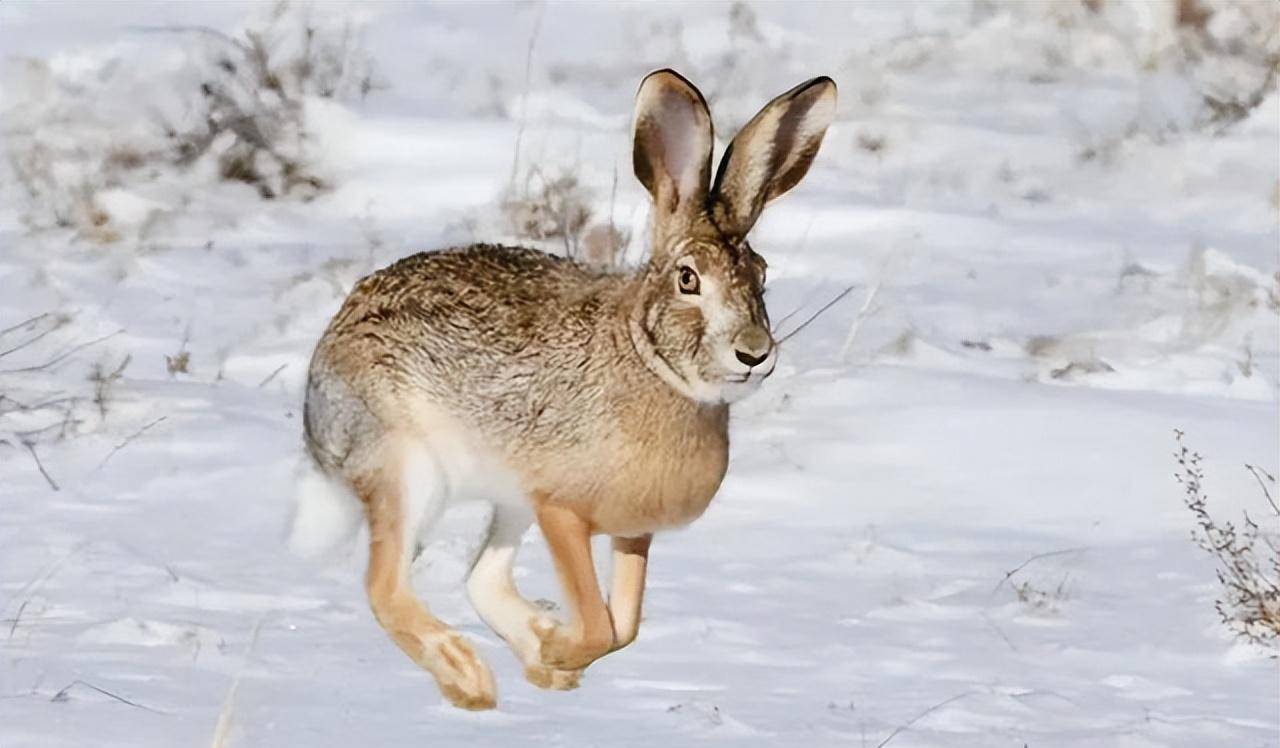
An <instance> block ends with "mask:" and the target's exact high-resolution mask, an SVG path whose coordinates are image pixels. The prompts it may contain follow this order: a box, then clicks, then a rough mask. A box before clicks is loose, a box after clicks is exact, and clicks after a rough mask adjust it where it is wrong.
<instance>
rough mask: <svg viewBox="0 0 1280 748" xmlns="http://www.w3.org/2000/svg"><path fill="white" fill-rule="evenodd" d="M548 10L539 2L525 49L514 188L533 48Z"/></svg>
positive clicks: (515, 154)
mask: <svg viewBox="0 0 1280 748" xmlns="http://www.w3.org/2000/svg"><path fill="white" fill-rule="evenodd" d="M546 10H547V4H546V3H545V2H542V3H538V15H536V16H534V19H533V31H531V32H530V33H529V46H528V47H527V48H525V51H524V93H523V94H522V95H521V96H520V124H519V126H517V127H516V147H515V152H514V153H513V154H512V156H511V181H510V185H509V186H510V187H512V188H514V187H515V183H516V176H517V175H518V174H519V173H520V144H521V141H523V140H524V128H525V124H526V120H527V115H528V113H529V86H530V81H531V80H532V77H533V50H534V48H535V47H537V46H538V36H539V35H540V34H541V32H542V16H543V14H544V13H545V12H546Z"/></svg>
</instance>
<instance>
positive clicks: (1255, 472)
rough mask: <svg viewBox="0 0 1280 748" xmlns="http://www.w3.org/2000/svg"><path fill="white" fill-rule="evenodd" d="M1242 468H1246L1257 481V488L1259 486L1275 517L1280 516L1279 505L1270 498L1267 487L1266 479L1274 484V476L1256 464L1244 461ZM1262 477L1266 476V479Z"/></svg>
mask: <svg viewBox="0 0 1280 748" xmlns="http://www.w3.org/2000/svg"><path fill="white" fill-rule="evenodd" d="M1244 469H1245V470H1248V471H1249V473H1250V474H1251V475H1252V476H1253V479H1254V480H1256V481H1258V488H1261V489H1262V495H1263V496H1265V497H1267V503H1268V504H1270V505H1271V510H1272V511H1273V512H1275V513H1276V516H1277V517H1280V506H1277V505H1276V500H1275V499H1274V498H1272V496H1271V491H1270V490H1269V489H1268V488H1267V482H1268V481H1269V482H1270V483H1271V485H1275V482H1276V477H1275V476H1274V475H1272V474H1271V473H1268V472H1267V471H1266V470H1263V469H1262V468H1260V467H1258V466H1257V465H1250V464H1249V463H1245V466H1244ZM1264 477H1265V478H1266V481H1264V480H1263V478H1264Z"/></svg>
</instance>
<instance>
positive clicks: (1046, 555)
mask: <svg viewBox="0 0 1280 748" xmlns="http://www.w3.org/2000/svg"><path fill="white" fill-rule="evenodd" d="M1083 550H1085V549H1084V548H1063V549H1062V550H1060V551H1049V552H1048V553H1037V554H1036V555H1034V556H1032V557H1031V558H1029V559H1027V560H1026V561H1023V562H1022V563H1020V564H1018V565H1017V566H1016V567H1014V568H1013V569H1012V570H1011V571H1009V572H1007V573H1006V574H1005V575H1004V577H1003V578H1001V580H1000V581H999V582H997V583H996V586H995V589H993V590H991V594H993V595H994V594H995V593H996V592H999V591H1000V587H1001V586H1003V585H1004V583H1005V582H1007V581H1009V579H1010V578H1011V577H1012V576H1013V575H1014V574H1017V573H1018V572H1020V571H1022V570H1023V569H1025V568H1027V566H1029V565H1030V564H1031V563H1032V562H1033V561H1039V560H1040V559H1043V558H1053V557H1054V556H1065V555H1067V554H1069V553H1080V552H1081V551H1083Z"/></svg>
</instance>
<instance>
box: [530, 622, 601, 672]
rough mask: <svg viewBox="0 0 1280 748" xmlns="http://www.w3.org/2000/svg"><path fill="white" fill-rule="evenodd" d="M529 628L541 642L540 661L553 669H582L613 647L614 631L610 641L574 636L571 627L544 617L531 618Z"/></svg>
mask: <svg viewBox="0 0 1280 748" xmlns="http://www.w3.org/2000/svg"><path fill="white" fill-rule="evenodd" d="M529 628H530V629H532V630H533V633H534V635H536V636H537V637H538V641H539V642H540V646H539V649H538V659H539V660H540V661H541V662H542V664H543V665H545V666H547V667H549V668H552V669H554V670H581V669H582V668H585V667H586V666H587V665H590V664H591V663H592V662H594V661H595V660H596V659H598V658H599V657H600V656H601V655H604V654H605V653H606V652H608V651H609V647H610V646H612V644H613V636H612V635H613V632H612V631H610V632H609V637H608V639H607V640H606V639H605V638H604V637H603V636H601V637H592V636H575V635H574V632H573V631H572V630H571V629H569V628H568V627H566V626H564V625H561V624H559V623H556V622H555V621H551V620H548V619H546V618H542V617H535V618H533V619H531V620H530V621H529Z"/></svg>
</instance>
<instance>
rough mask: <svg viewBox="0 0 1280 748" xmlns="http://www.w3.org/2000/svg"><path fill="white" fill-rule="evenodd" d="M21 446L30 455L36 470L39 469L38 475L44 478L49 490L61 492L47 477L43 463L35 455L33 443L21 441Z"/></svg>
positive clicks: (47, 473)
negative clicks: (34, 462)
mask: <svg viewBox="0 0 1280 748" xmlns="http://www.w3.org/2000/svg"><path fill="white" fill-rule="evenodd" d="M22 446H24V447H26V448H27V451H28V452H30V453H31V459H33V460H35V461H36V468H37V469H39V471H40V474H41V475H43V476H44V479H45V480H46V481H48V482H49V488H52V489H53V490H55V491H61V490H62V489H61V488H58V484H57V483H56V482H55V481H54V480H53V478H52V477H51V476H50V475H49V471H48V470H45V469H44V463H43V462H41V461H40V455H38V454H36V445H35V443H34V442H31V441H28V440H26V439H23V440H22Z"/></svg>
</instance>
